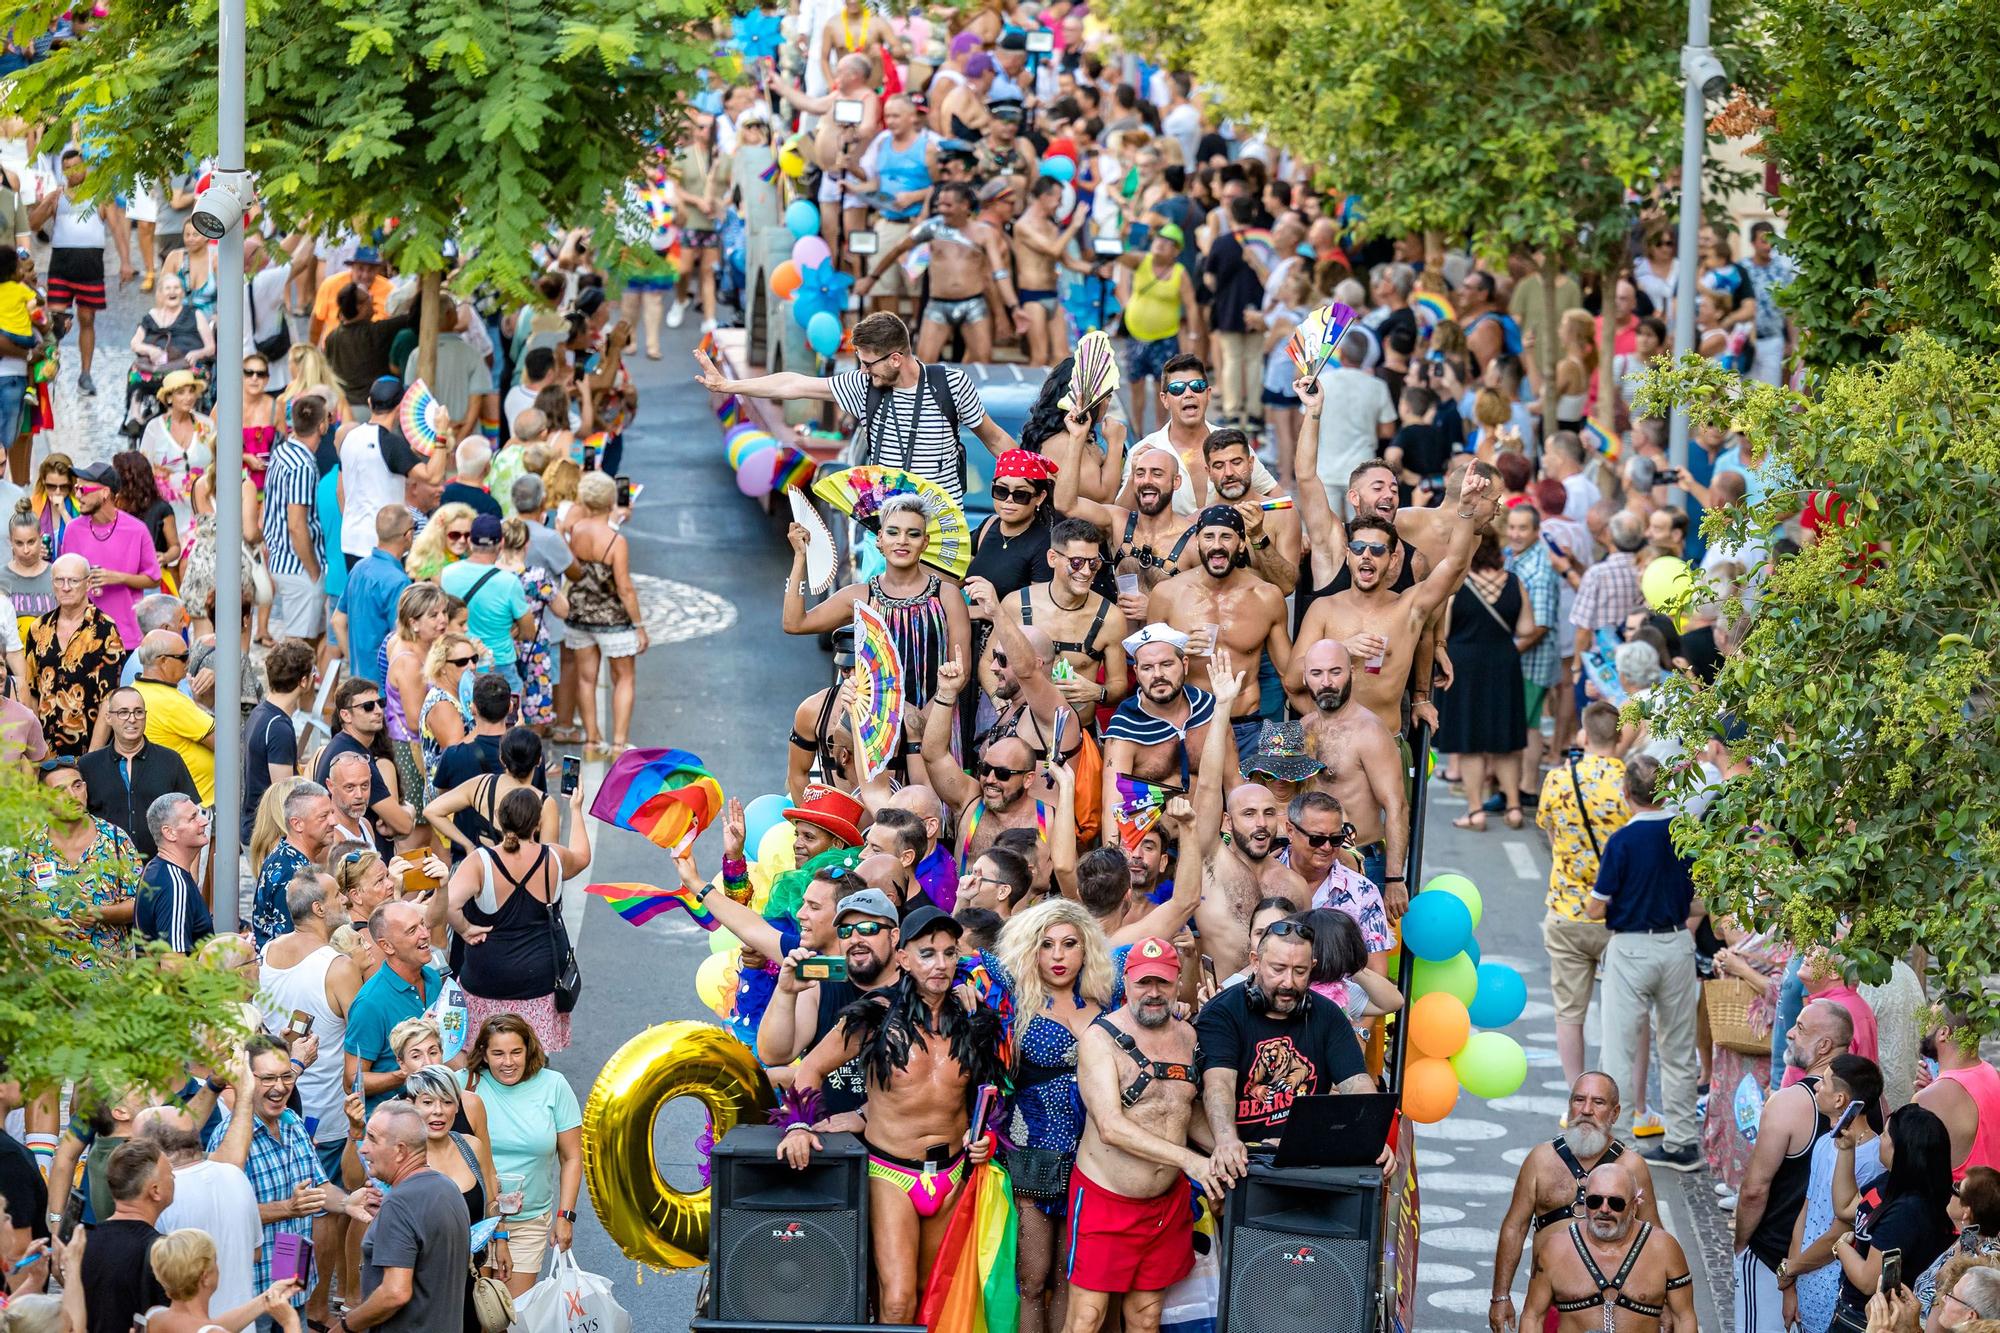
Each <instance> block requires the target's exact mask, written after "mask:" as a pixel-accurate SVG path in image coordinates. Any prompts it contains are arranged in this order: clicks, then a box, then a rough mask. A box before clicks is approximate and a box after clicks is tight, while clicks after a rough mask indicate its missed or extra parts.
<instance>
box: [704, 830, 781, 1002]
mask: <svg viewBox="0 0 2000 1333" xmlns="http://www.w3.org/2000/svg"><path fill="white" fill-rule="evenodd" d="M787 804H788V802H787V801H786V800H785V798H784V797H783V796H779V795H776V794H771V795H765V796H759V797H758V798H757V799H756V800H754V801H752V802H750V803H749V804H748V805H746V806H744V807H743V846H744V849H745V850H746V851H754V852H755V855H754V856H753V857H751V859H750V905H751V906H752V907H754V908H756V909H757V910H758V911H759V912H762V911H764V909H765V907H766V906H767V905H768V904H769V903H770V901H771V882H772V881H773V880H775V879H776V878H777V877H778V876H779V875H782V874H784V873H785V872H786V871H788V870H792V869H795V867H794V865H793V864H792V826H791V825H790V824H788V823H786V822H785V807H786V805H787ZM715 884H716V886H717V888H720V887H721V884H722V876H721V874H720V873H718V874H717V875H716V877H715ZM792 906H793V907H794V908H796V906H797V904H792ZM741 944H742V941H741V940H738V939H737V938H736V936H734V935H733V934H731V933H730V932H729V929H728V927H726V926H718V927H716V928H715V929H714V930H713V931H711V932H709V936H708V948H709V955H708V957H706V958H704V959H702V960H701V966H700V967H698V968H696V969H695V974H694V992H695V994H696V995H698V996H700V997H701V1002H702V1003H703V1004H705V1005H707V1006H708V1007H709V1008H710V1009H712V1010H714V1011H715V1014H716V1016H717V1017H718V1018H721V1019H722V1020H723V1021H725V1022H731V1021H733V1020H734V1018H735V1007H736V986H737V965H736V950H737V949H738V948H739V947H740V946H741ZM752 1040H753V1041H754V1034H753V1036H752Z"/></svg>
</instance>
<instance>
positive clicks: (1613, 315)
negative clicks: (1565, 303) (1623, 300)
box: [1596, 268, 1618, 430]
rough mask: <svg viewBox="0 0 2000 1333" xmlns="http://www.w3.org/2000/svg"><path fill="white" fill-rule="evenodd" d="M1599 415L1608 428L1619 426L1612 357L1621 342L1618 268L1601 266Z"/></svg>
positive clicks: (1598, 337) (1616, 387)
mask: <svg viewBox="0 0 2000 1333" xmlns="http://www.w3.org/2000/svg"><path fill="white" fill-rule="evenodd" d="M1597 291H1598V297H1597V304H1598V310H1599V312H1600V313H1599V315H1598V317H1597V413H1596V415H1597V419H1598V420H1599V421H1600V422H1602V423H1604V428H1605V429H1606V430H1616V429H1618V377H1617V375H1615V374H1614V373H1613V372H1612V369H1611V358H1612V356H1613V355H1614V354H1615V349H1616V347H1617V345H1618V270H1617V269H1616V268H1610V269H1600V270H1599V271H1598V275H1597Z"/></svg>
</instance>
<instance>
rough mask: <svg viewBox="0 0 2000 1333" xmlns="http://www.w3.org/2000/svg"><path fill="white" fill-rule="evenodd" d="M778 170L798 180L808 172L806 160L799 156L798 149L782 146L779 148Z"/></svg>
mask: <svg viewBox="0 0 2000 1333" xmlns="http://www.w3.org/2000/svg"><path fill="white" fill-rule="evenodd" d="M778 170H780V171H782V172H784V173H785V174H786V175H787V176H790V177H791V178H792V179H793V180H797V179H799V178H800V177H801V176H803V175H805V174H806V160H805V159H804V158H803V157H801V156H799V153H798V150H797V149H794V148H781V149H779V150H778Z"/></svg>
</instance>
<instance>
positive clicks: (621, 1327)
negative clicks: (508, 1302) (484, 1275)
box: [513, 1250, 632, 1333]
mask: <svg viewBox="0 0 2000 1333" xmlns="http://www.w3.org/2000/svg"><path fill="white" fill-rule="evenodd" d="M513 1333H632V1316H631V1315H629V1314H627V1313H625V1307H624V1306H622V1305H620V1304H619V1303H618V1302H617V1300H616V1299H615V1298H614V1297H613V1296H612V1295H611V1283H610V1282H608V1281H606V1280H605V1279H604V1278H601V1277H599V1276H597V1274H595V1273H586V1272H584V1271H583V1268H582V1266H581V1265H579V1264H578V1263H577V1261H576V1255H575V1254H574V1253H573V1252H572V1251H570V1250H560V1251H558V1252H557V1253H556V1256H555V1262H554V1263H553V1264H551V1265H550V1267H549V1275H548V1276H547V1277H545V1278H543V1279H542V1280H541V1281H540V1282H537V1283H536V1284H535V1285H534V1286H532V1287H530V1288H529V1289H528V1294H527V1295H525V1296H523V1297H521V1298H520V1299H519V1300H517V1301H515V1302H514V1328H513Z"/></svg>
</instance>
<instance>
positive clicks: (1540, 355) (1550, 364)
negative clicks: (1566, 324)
mask: <svg viewBox="0 0 2000 1333" xmlns="http://www.w3.org/2000/svg"><path fill="white" fill-rule="evenodd" d="M1555 264H1556V260H1555V256H1553V255H1551V256H1549V261H1548V263H1547V264H1546V265H1545V266H1544V267H1543V268H1542V271H1541V274H1540V278H1541V283H1542V327H1541V328H1539V329H1536V330H1535V341H1536V342H1537V343H1538V344H1540V345H1539V346H1538V347H1536V348H1535V357H1536V359H1537V360H1539V361H1540V362H1541V363H1542V448H1543V449H1547V448H1548V447H1549V440H1550V438H1551V437H1552V436H1554V435H1555V433H1556V365H1557V363H1558V362H1560V361H1561V360H1562V338H1561V336H1560V333H1559V330H1560V328H1561V325H1562V315H1561V312H1559V311H1558V310H1557V309H1556V289H1557V286H1558V284H1560V283H1561V281H1562V270H1561V269H1560V268H1558V267H1556V266H1555Z"/></svg>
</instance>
